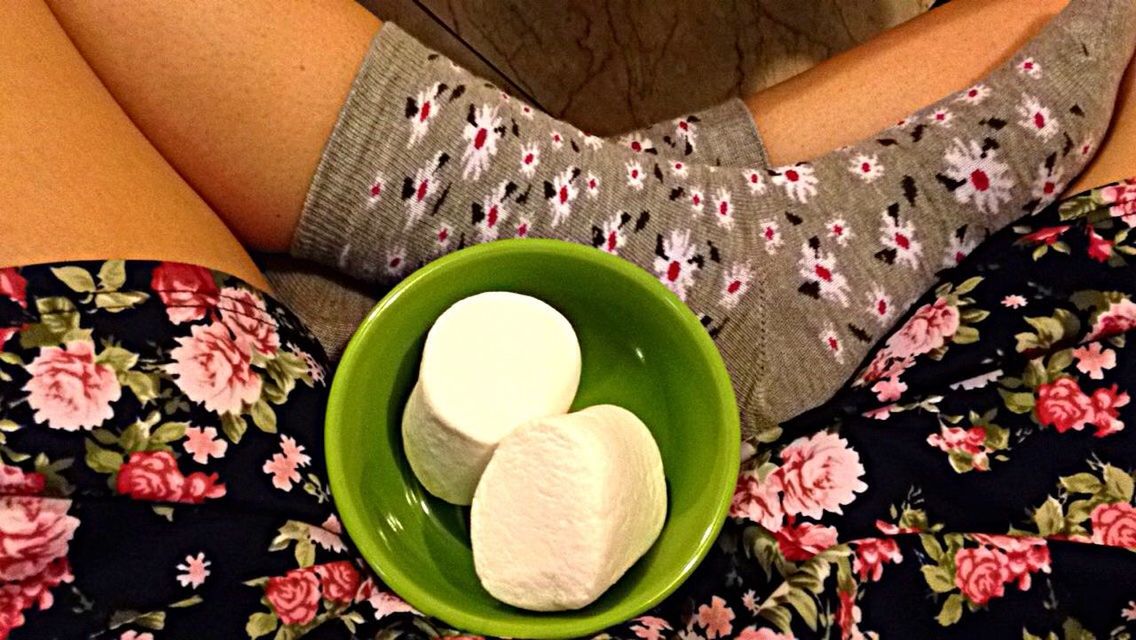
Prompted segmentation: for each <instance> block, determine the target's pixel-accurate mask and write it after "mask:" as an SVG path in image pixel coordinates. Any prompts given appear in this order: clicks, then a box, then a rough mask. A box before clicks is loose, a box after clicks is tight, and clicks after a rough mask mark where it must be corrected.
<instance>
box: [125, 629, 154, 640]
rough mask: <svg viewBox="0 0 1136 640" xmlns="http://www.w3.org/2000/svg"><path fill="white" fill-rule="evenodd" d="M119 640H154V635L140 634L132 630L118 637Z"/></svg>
mask: <svg viewBox="0 0 1136 640" xmlns="http://www.w3.org/2000/svg"><path fill="white" fill-rule="evenodd" d="M118 640H154V634H152V633H149V632H146V633H138V632H137V631H135V630H133V629H131V630H129V631H123V632H122V635H121V636H119V637H118Z"/></svg>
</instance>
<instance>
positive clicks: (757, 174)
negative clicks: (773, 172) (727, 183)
mask: <svg viewBox="0 0 1136 640" xmlns="http://www.w3.org/2000/svg"><path fill="white" fill-rule="evenodd" d="M742 177H743V178H745V183H746V186H747V187H749V192H750V193H752V194H753V195H755V196H759V195H761V194H763V193H765V188H766V186H765V176H763V175H761V171H759V170H757V169H746V170H745V171H743V172H742Z"/></svg>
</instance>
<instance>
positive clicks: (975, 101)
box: [955, 84, 991, 106]
mask: <svg viewBox="0 0 1136 640" xmlns="http://www.w3.org/2000/svg"><path fill="white" fill-rule="evenodd" d="M990 94H991V91H990V87H988V86H986V85H984V84H976V85H974V86H973V87H971V88H969V89H967V90H966V91H963V92H962V93H960V94H959V95H958V97H957V98H955V102H965V103H966V104H969V105H972V106H974V105H979V104H982V102H983V101H984V100H986V99H987V98H989V97H990Z"/></svg>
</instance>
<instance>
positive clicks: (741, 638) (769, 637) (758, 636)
mask: <svg viewBox="0 0 1136 640" xmlns="http://www.w3.org/2000/svg"><path fill="white" fill-rule="evenodd" d="M734 637H735V638H736V639H737V640H793V636H787V635H785V634H783V633H777V632H776V631H774V630H772V629H755V628H754V627H746V628H745V629H742V630H741V632H740V633H738V635H736V636H734Z"/></svg>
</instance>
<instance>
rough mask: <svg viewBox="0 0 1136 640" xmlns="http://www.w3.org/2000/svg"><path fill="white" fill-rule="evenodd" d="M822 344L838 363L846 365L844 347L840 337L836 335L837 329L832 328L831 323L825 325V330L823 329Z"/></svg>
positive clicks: (820, 336) (821, 334)
mask: <svg viewBox="0 0 1136 640" xmlns="http://www.w3.org/2000/svg"><path fill="white" fill-rule="evenodd" d="M818 337H819V338H820V341H821V344H823V345H824V348H825V349H826V350H827V351H828V353H829V354H830V355H831V356H832V358H833V359H834V360H836V361H837V362H838V363H840V364H843V363H844V345H843V344H842V343H841V342H840V335H839V334H837V333H836V328H835V327H833V326H832V323H831V322H828V323H825V325H824V328H823V329H821V331H820V335H819V336H818Z"/></svg>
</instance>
